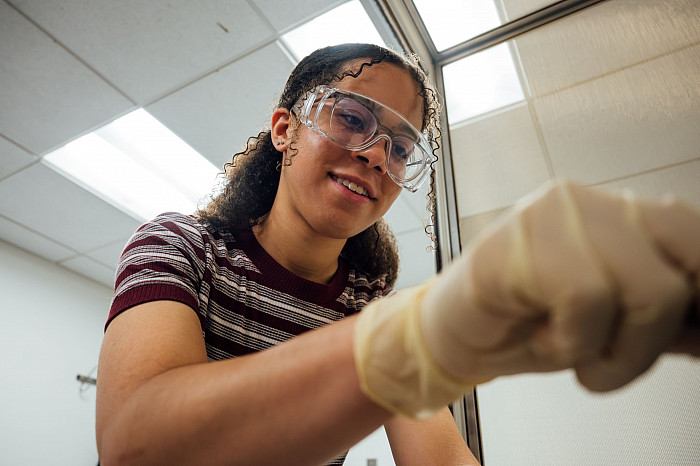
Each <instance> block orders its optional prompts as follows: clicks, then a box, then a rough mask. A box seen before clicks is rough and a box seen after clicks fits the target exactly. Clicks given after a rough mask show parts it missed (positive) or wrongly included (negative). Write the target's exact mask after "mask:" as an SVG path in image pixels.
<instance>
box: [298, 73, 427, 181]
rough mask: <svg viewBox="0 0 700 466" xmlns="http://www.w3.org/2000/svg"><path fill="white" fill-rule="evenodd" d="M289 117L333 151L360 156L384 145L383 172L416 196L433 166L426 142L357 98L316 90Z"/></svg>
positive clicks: (396, 116)
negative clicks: (336, 148) (328, 142)
mask: <svg viewBox="0 0 700 466" xmlns="http://www.w3.org/2000/svg"><path fill="white" fill-rule="evenodd" d="M292 111H293V112H294V113H295V114H296V115H297V117H298V118H299V120H300V121H301V122H302V123H303V124H304V125H306V126H308V127H309V128H311V129H312V130H314V131H315V132H316V133H318V134H320V135H322V136H324V137H326V138H327V139H330V140H331V141H332V142H333V143H335V144H336V145H338V146H340V147H343V148H345V149H350V150H353V151H359V150H364V149H366V148H368V147H370V146H372V145H374V144H377V143H378V142H379V141H380V140H384V146H385V152H386V170H387V173H389V176H390V177H391V179H393V180H394V181H395V182H396V184H398V185H399V186H401V187H402V188H406V189H408V190H409V191H411V192H415V191H416V190H417V189H418V188H419V187H420V185H421V184H422V183H423V181H425V179H426V178H427V176H428V174H429V173H430V168H431V167H430V164H431V163H432V162H433V161H434V160H435V157H434V156H433V154H432V149H431V147H430V144H429V143H428V140H427V139H426V138H425V136H423V134H422V133H421V132H420V131H418V130H417V129H416V128H415V126H413V125H412V124H411V123H410V122H409V121H408V120H407V119H406V118H404V117H403V116H402V115H401V114H400V113H398V112H397V111H395V110H393V109H391V108H389V107H387V106H386V105H384V104H383V103H381V102H379V101H376V100H374V99H372V98H370V97H367V96H364V95H362V94H358V93H357V92H352V91H347V90H345V89H336V88H332V87H328V86H319V87H317V88H316V89H314V90H313V91H312V92H311V93H310V94H308V95H306V96H305V97H302V98H301V99H299V101H297V103H296V104H295V105H294V108H293V109H292Z"/></svg>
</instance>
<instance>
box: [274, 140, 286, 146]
mask: <svg viewBox="0 0 700 466" xmlns="http://www.w3.org/2000/svg"><path fill="white" fill-rule="evenodd" d="M276 144H277V145H278V146H281V145H282V144H284V141H277V143H276Z"/></svg>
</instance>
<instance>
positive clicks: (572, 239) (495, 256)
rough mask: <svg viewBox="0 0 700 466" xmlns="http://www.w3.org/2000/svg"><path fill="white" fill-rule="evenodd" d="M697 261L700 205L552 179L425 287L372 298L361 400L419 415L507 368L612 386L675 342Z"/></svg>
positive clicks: (361, 356)
mask: <svg viewBox="0 0 700 466" xmlns="http://www.w3.org/2000/svg"><path fill="white" fill-rule="evenodd" d="M699 270H700V214H698V213H697V212H695V211H693V210H692V209H690V208H688V207H687V206H685V205H683V204H682V203H680V202H678V201H676V200H673V199H666V200H663V201H652V200H640V199H636V198H634V197H633V196H631V195H625V196H622V195H619V194H613V193H608V192H605V191H601V190H593V189H587V188H583V187H580V186H577V185H575V184H573V183H570V182H558V183H554V184H551V185H549V186H547V187H545V188H543V189H541V190H539V191H538V192H536V193H534V194H533V195H531V196H529V197H528V198H526V199H524V200H523V201H522V202H521V203H519V204H518V206H517V207H516V208H515V209H513V210H512V211H511V212H510V213H509V214H508V215H507V216H505V217H504V218H503V219H502V220H501V221H500V222H499V223H498V224H496V225H494V226H493V227H492V228H490V229H488V230H487V231H485V232H484V233H483V234H481V235H480V236H479V237H478V238H477V239H476V240H475V241H474V242H472V243H471V244H470V245H469V246H468V248H467V249H466V251H465V253H464V254H463V256H462V257H461V258H460V259H459V260H457V261H456V262H455V263H454V264H452V265H451V266H450V267H449V268H448V269H447V270H445V271H444V273H442V274H441V275H440V276H439V277H438V278H437V279H435V280H434V281H433V282H431V283H430V284H428V285H425V286H423V287H419V288H417V289H411V290H402V291H401V292H399V293H397V295H399V296H398V297H395V298H394V302H395V304H392V303H391V302H390V301H389V300H386V302H385V303H382V302H381V301H382V300H380V301H379V302H377V306H376V307H373V306H372V305H370V306H368V308H370V312H368V313H367V315H366V316H364V317H363V316H362V314H364V313H365V311H363V313H362V314H361V315H360V319H359V320H360V321H359V322H358V326H357V328H358V329H359V330H360V332H359V335H358V332H357V331H356V360H357V361H358V374H359V375H360V379H361V382H362V383H363V389H364V390H365V393H367V394H368V395H369V396H370V397H372V398H373V399H375V400H380V401H378V402H379V403H380V404H382V405H384V406H385V407H388V408H389V409H393V410H394V411H396V412H401V413H403V414H408V415H411V416H417V417H423V416H426V415H428V414H429V413H430V412H432V411H434V410H436V409H439V407H440V406H441V404H442V405H444V404H446V403H448V402H449V401H451V400H452V399H455V398H457V397H459V396H460V395H461V393H460V391H461V392H465V391H467V390H468V389H469V387H470V385H472V384H474V383H478V382H480V381H484V380H489V379H491V378H493V377H497V376H500V375H507V374H516V373H523V372H544V371H554V370H559V369H564V368H570V367H573V368H575V369H576V373H577V375H578V378H579V380H580V381H581V382H582V383H583V385H585V386H586V387H588V388H590V389H593V390H610V389H614V388H617V387H619V386H621V385H624V384H625V383H627V382H629V381H631V380H632V379H634V378H635V377H636V376H638V375H639V374H641V373H642V372H643V371H645V370H646V369H647V368H648V367H649V366H650V365H651V364H652V363H653V362H654V360H655V359H656V358H657V356H658V355H659V354H660V353H661V352H662V351H664V349H666V348H667V347H668V346H669V345H670V344H671V343H673V342H674V341H675V340H676V339H677V337H678V334H679V332H680V331H681V329H682V327H683V321H684V318H685V315H686V311H687V307H688V302H689V298H690V296H691V295H692V293H693V292H695V293H697V290H698V289H699V288H700V286H699V284H698V274H697V272H698V271H699ZM692 277H694V278H692ZM691 280H695V281H694V282H692V281H691ZM407 316H409V317H407ZM363 319H364V320H365V322H362V320H363ZM368 335H369V336H368ZM362 345H364V348H363V347H362ZM367 348H369V349H367ZM385 361H390V363H389V364H387V363H385ZM387 381H389V383H387Z"/></svg>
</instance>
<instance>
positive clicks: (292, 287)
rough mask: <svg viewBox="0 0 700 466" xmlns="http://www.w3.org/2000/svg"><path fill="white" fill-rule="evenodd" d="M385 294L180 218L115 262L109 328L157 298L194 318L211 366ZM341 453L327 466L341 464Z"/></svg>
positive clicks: (172, 217) (362, 279)
mask: <svg viewBox="0 0 700 466" xmlns="http://www.w3.org/2000/svg"><path fill="white" fill-rule="evenodd" d="M388 292H389V288H388V287H387V284H386V282H385V281H384V280H383V279H380V278H370V277H368V276H366V275H365V274H363V273H360V272H358V271H356V270H355V269H353V268H351V267H350V266H348V264H347V263H346V262H345V261H344V260H342V259H340V260H339V264H338V270H337V272H336V273H335V275H334V276H333V278H332V279H331V281H330V283H328V284H321V283H316V282H312V281H309V280H306V279H304V278H301V277H299V276H298V275H295V274H294V273H292V272H290V271H288V270H287V269H285V268H284V267H282V266H281V265H279V264H278V263H277V262H276V261H275V260H274V259H273V258H272V257H271V256H270V255H269V254H267V252H265V250H264V249H263V248H262V247H261V246H260V244H259V243H258V242H257V240H256V239H255V236H254V235H253V234H252V232H250V231H248V232H244V233H240V234H237V235H235V236H234V235H233V234H231V233H229V232H226V231H221V230H216V229H214V228H213V227H211V226H210V225H205V224H202V223H200V222H199V221H198V220H197V218H195V217H193V216H189V215H183V214H178V213H172V212H169V213H165V214H161V215H159V216H158V217H156V218H155V219H153V220H152V221H150V222H147V223H145V224H144V225H142V226H141V227H140V228H139V229H138V230H137V231H136V233H134V235H133V236H132V237H131V239H130V240H129V242H128V243H127V245H126V247H125V249H124V252H123V253H122V256H121V258H120V260H119V266H118V268H117V277H116V285H115V293H114V298H113V299H112V304H111V306H110V312H109V317H108V320H107V325H109V322H111V320H112V319H113V318H114V317H115V316H117V315H118V314H120V313H121V312H124V311H126V310H127V309H129V308H131V307H133V306H136V305H138V304H142V303H146V302H149V301H156V300H170V301H178V302H181V303H184V304H186V305H188V306H190V307H191V308H192V309H193V310H194V311H195V312H196V313H197V315H198V317H199V321H200V323H201V326H202V333H203V336H204V341H205V344H206V349H207V356H208V357H209V360H211V361H216V360H221V359H227V358H233V357H237V356H243V355H245V354H250V353H255V352H257V351H260V350H264V349H266V348H269V347H271V346H274V345H276V344H278V343H282V342H284V341H287V340H288V339H290V338H292V337H294V336H296V335H300V334H301V333H304V332H306V331H307V330H311V329H314V328H318V327H321V326H323V325H326V324H328V323H331V322H334V321H337V320H339V319H342V318H343V317H346V316H349V315H352V314H355V313H357V312H359V311H360V310H361V309H362V308H363V307H364V306H365V305H366V304H367V303H368V302H370V301H371V300H373V299H375V298H378V297H381V296H384V295H386V294H387V293H388ZM344 458H345V455H342V456H341V457H339V458H337V459H336V460H334V461H333V462H331V463H329V464H334V465H340V464H343V461H344Z"/></svg>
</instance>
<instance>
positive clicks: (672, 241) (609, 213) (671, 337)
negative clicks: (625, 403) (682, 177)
mask: <svg viewBox="0 0 700 466" xmlns="http://www.w3.org/2000/svg"><path fill="white" fill-rule="evenodd" d="M577 197H578V198H579V200H580V203H579V204H580V206H581V210H582V215H583V217H584V218H586V219H591V220H590V221H587V222H586V224H587V234H588V236H589V238H590V240H591V243H592V244H593V245H594V247H595V249H596V251H597V252H598V253H599V257H600V258H601V260H602V262H603V264H604V266H605V268H606V269H607V270H608V272H609V274H610V278H611V280H613V281H614V283H615V286H616V288H617V293H618V296H619V305H620V322H619V325H618V327H617V329H616V330H615V332H614V333H613V334H612V335H611V338H610V340H609V345H608V347H607V348H606V351H604V352H603V353H601V354H600V355H599V357H598V358H597V359H595V360H593V361H588V362H584V363H581V364H579V365H577V367H576V372H577V376H578V378H579V380H580V381H581V383H582V384H583V385H584V386H586V387H587V388H589V389H591V390H595V391H607V390H612V389H615V388H618V387H620V386H622V385H625V384H626V383H628V382H630V381H631V380H633V379H634V378H636V377H637V376H639V375H640V374H641V373H643V372H644V371H646V370H647V369H648V368H649V367H650V366H651V365H652V364H653V362H654V361H655V360H656V358H657V357H658V356H659V354H661V353H662V352H663V351H664V350H666V349H667V348H668V347H669V346H670V345H671V344H672V343H673V342H674V341H675V340H676V339H677V337H678V335H679V334H680V332H681V330H682V327H683V321H684V319H685V313H686V309H687V306H688V302H689V299H690V297H691V286H690V284H689V281H688V278H687V274H685V273H684V272H683V270H684V269H685V270H692V269H693V267H697V264H698V262H700V245H699V244H698V241H699V238H700V221H699V222H698V223H696V224H694V222H693V221H687V220H691V219H690V216H689V215H688V214H689V213H690V211H689V210H684V209H682V208H681V206H680V205H679V208H677V209H672V210H669V209H667V208H666V207H668V205H666V206H665V205H662V204H660V203H647V202H644V201H637V200H635V199H634V198H632V197H629V196H627V198H626V199H623V198H622V197H617V196H615V195H611V194H609V193H605V192H601V191H588V192H583V191H580V192H577ZM621 220H622V221H621ZM684 220H685V221H684ZM695 220H698V219H695ZM648 225H653V231H652V228H650V227H649V226H648ZM673 228H677V230H672V229H673ZM693 232H694V233H693ZM677 233H680V234H677ZM669 257H670V258H672V260H673V263H671V262H670V261H669V260H668V258H669ZM678 266H680V267H678ZM694 270H697V268H695V269H694Z"/></svg>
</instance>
